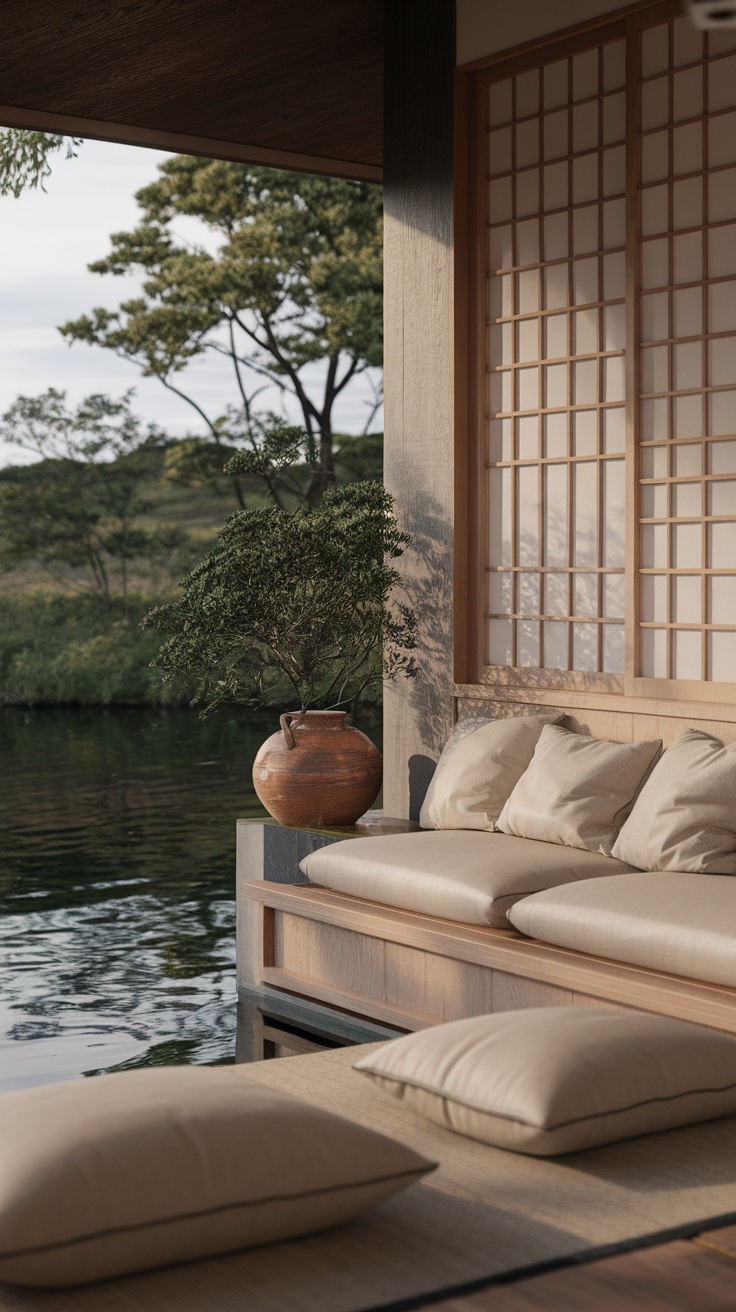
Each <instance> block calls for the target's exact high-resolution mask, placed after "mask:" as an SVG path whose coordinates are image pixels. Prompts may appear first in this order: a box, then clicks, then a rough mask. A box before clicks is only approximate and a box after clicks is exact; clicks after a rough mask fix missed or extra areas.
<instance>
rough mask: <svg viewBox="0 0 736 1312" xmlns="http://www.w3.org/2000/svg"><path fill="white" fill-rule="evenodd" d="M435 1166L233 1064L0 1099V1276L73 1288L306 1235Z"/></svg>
mask: <svg viewBox="0 0 736 1312" xmlns="http://www.w3.org/2000/svg"><path fill="white" fill-rule="evenodd" d="M433 1166H434V1163H432V1162H430V1161H428V1160H427V1159H426V1158H424V1157H421V1156H420V1155H419V1154H418V1153H415V1152H414V1151H413V1150H412V1149H411V1148H408V1147H406V1146H405V1145H404V1144H401V1143H397V1142H396V1141H395V1140H393V1139H388V1138H386V1137H385V1136H384V1135H381V1134H377V1133H376V1132H375V1131H373V1130H370V1129H366V1128H365V1127H363V1126H361V1125H356V1124H354V1122H352V1121H348V1120H345V1119H343V1118H342V1117H338V1116H334V1115H333V1114H332V1113H331V1112H328V1111H325V1110H323V1109H322V1108H320V1107H315V1106H314V1105H313V1104H312V1103H308V1102H302V1101H300V1100H299V1099H297V1098H292V1097H289V1095H288V1094H286V1093H281V1092H276V1091H275V1090H268V1089H261V1088H259V1087H257V1086H248V1085H246V1084H244V1083H243V1082H242V1081H241V1080H238V1079H236V1078H235V1076H234V1075H233V1073H232V1072H231V1071H230V1070H218V1069H206V1068H202V1067H189V1068H187V1067H163V1068H158V1069H152V1070H138V1071H125V1072H121V1073H119V1074H116V1075H101V1076H97V1077H96V1078H95V1079H88V1080H70V1081H68V1082H67V1083H63V1084H53V1085H45V1086H42V1087H41V1088H36V1089H24V1090H23V1091H22V1092H19V1093H6V1094H3V1095H2V1096H1V1097H0V1280H2V1281H7V1282H9V1283H11V1284H20V1285H70V1284H82V1283H88V1282H90V1281H95V1280H102V1279H105V1278H109V1277H110V1276H117V1275H122V1274H126V1273H129V1272H134V1271H145V1270H147V1269H150V1268H152V1267H157V1266H164V1265H167V1264H169V1263H171V1262H182V1261H186V1260H188V1259H191V1258H199V1257H205V1256H208V1255H210V1254H213V1253H226V1252H230V1251H233V1250H235V1249H239V1248H248V1247H250V1246H252V1245H255V1244H263V1243H270V1242H273V1241H275V1240H283V1239H288V1238H292V1237H293V1236H295V1235H303V1234H311V1233H312V1232H314V1231H316V1230H322V1229H324V1228H325V1227H326V1226H331V1225H336V1224H338V1223H341V1222H343V1221H345V1220H347V1219H349V1218H350V1217H351V1216H355V1215H357V1214H358V1213H359V1212H361V1211H363V1210H364V1209H365V1208H366V1207H369V1206H370V1205H371V1204H372V1203H376V1202H379V1201H381V1200H382V1199H384V1198H388V1197H390V1196H391V1194H394V1193H396V1192H397V1191H398V1190H399V1189H403V1188H404V1187H405V1186H406V1185H408V1184H411V1183H413V1182H414V1181H415V1180H418V1179H419V1178H420V1177H421V1176H423V1175H425V1174H426V1172H427V1171H429V1170H431V1169H432V1168H433ZM274 1260H278V1259H277V1258H276V1259H274ZM102 1302H103V1303H104V1305H105V1306H106V1307H110V1306H112V1303H108V1302H107V1300H105V1299H103V1300H102ZM247 1302H248V1299H247V1297H246V1298H245V1300H244V1306H245V1305H246V1304H247ZM152 1306H155V1304H154V1305H152Z"/></svg>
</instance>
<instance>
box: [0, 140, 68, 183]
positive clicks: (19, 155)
mask: <svg viewBox="0 0 736 1312" xmlns="http://www.w3.org/2000/svg"><path fill="white" fill-rule="evenodd" d="M81 144H82V138H81V137H64V136H61V135H60V134H59V133H56V132H31V131H29V130H27V129H25V128H0V196H15V197H16V199H17V197H18V196H20V195H21V194H22V193H23V192H24V191H30V190H32V189H33V188H34V187H40V188H41V190H42V191H45V187H44V185H43V184H44V182H45V180H46V178H48V177H49V175H50V173H51V164H50V158H51V156H52V155H54V154H56V153H57V151H60V150H64V151H65V152H66V153H65V156H64V157H65V159H73V158H74V156H75V155H76V153H77V151H78V149H79V147H80V146H81Z"/></svg>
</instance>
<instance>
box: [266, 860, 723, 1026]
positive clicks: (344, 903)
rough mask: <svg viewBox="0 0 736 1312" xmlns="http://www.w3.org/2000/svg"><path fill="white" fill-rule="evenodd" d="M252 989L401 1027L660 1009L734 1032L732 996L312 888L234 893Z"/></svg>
mask: <svg viewBox="0 0 736 1312" xmlns="http://www.w3.org/2000/svg"><path fill="white" fill-rule="evenodd" d="M240 915H241V925H242V926H243V927H244V928H245V926H246V925H247V927H248V931H249V932H248V943H249V945H250V960H249V968H248V974H247V983H248V984H249V985H250V986H251V987H252V988H258V987H260V988H262V989H266V990H273V991H276V992H280V993H284V994H289V995H292V996H294V997H295V998H300V999H309V1000H311V1001H313V1002H315V1003H320V1004H322V1005H323V1006H324V1005H326V1006H327V1007H330V1008H334V1009H336V1011H339V1012H342V1013H348V1014H351V1015H353V1016H354V1017H363V1018H366V1019H367V1020H372V1021H374V1022H378V1023H380V1024H384V1025H389V1026H393V1027H396V1028H400V1029H406V1030H414V1029H421V1028H422V1027H423V1026H425V1025H433V1024H436V1023H438V1022H439V1021H445V1020H455V1019H458V1018H459V1017H462V1016H472V1015H481V1014H483V1013H486V1012H494V1011H508V1010H511V1009H513V1008H522V1007H538V1006H547V1005H548V1006H559V1005H570V1006H600V1005H601V1004H603V1005H607V1006H609V1005H610V1006H615V1007H620V1008H622V1009H627V1008H628V1009H632V1010H634V1011H644V1012H647V1011H648V1012H658V1013H660V1014H662V1015H666V1016H674V1017H678V1018H680V1019H682V1020H690V1021H695V1022H698V1023H700V1024H703V1025H709V1026H711V1027H713V1028H714V1029H720V1030H727V1031H729V1032H732V1033H736V988H728V987H726V986H725V985H720V984H707V983H703V982H701V981H698V980H690V979H684V978H682V977H679V976H676V975H671V974H667V973H665V972H663V971H658V970H651V969H647V968H646V967H643V966H632V965H624V964H622V963H621V962H615V961H609V960H606V959H605V958H602V957H596V956H592V955H588V954H586V953H582V952H578V951H574V950H572V949H568V948H560V947H553V946H551V945H550V944H546V943H540V942H538V941H537V940H535V939H530V938H526V937H524V936H523V935H522V934H520V933H518V931H516V930H513V929H508V930H503V929H493V928H491V927H484V926H476V925H461V924H457V923H456V922H453V921H448V920H440V919H437V918H434V917H432V916H427V915H421V914H419V913H417V912H409V911H399V910H397V909H396V908H394V907H387V906H382V905H380V904H378V903H375V902H367V901H363V900H361V899H359V898H356V897H351V896H349V895H347V894H344V893H335V892H331V891H328V890H326V889H323V888H316V887H313V886H310V885H302V886H297V885H285V884H279V883H271V882H269V881H261V880H256V881H252V882H246V883H244V884H243V885H242V886H241V888H240Z"/></svg>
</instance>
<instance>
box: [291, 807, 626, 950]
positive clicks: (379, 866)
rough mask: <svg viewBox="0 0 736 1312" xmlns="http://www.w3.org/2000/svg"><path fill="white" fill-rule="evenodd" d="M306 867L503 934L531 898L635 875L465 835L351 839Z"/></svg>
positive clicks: (355, 889)
mask: <svg viewBox="0 0 736 1312" xmlns="http://www.w3.org/2000/svg"><path fill="white" fill-rule="evenodd" d="M300 868H301V870H302V871H303V872H304V874H305V875H306V876H307V877H308V878H309V879H311V881H312V883H314V884H323V885H324V886H325V887H326V888H334V889H335V890H336V891H337V892H339V893H351V894H352V895H353V896H354V897H363V898H369V899H370V900H371V901H372V902H385V903H386V904H387V905H388V906H392V907H401V908H402V909H403V910H404V911H422V912H424V913H425V914H426V915H430V916H442V917H443V918H444V919H446V920H459V921H462V922H463V924H466V925H494V926H496V927H497V928H501V929H508V927H509V926H508V921H507V919H506V912H507V911H508V909H509V907H511V906H513V904H514V902H516V901H517V899H518V898H520V897H524V896H525V895H526V894H527V893H531V892H533V891H535V890H536V889H540V888H553V887H556V885H557V884H568V883H570V882H571V881H572V880H577V879H596V878H599V877H600V876H605V875H610V874H622V873H626V872H628V871H630V870H631V866H627V865H625V864H623V863H622V862H619V861H614V860H613V858H612V857H607V856H601V855H600V854H597V853H593V852H583V851H580V850H576V849H574V848H569V847H559V846H557V845H555V844H554V843H535V842H532V841H530V840H529V839H526V838H512V837H509V835H508V834H481V833H473V832H472V831H467V830H460V829H455V830H451V831H443V832H434V833H432V832H429V833H426V834H396V835H384V836H382V837H380V838H349V839H345V840H344V841H343V842H341V843H332V844H331V845H330V846H329V847H322V848H320V849H319V850H318V851H317V852H312V853H311V854H310V855H309V856H308V857H305V859H304V860H303V861H302V862H301V866H300Z"/></svg>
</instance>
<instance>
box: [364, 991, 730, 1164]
mask: <svg viewBox="0 0 736 1312" xmlns="http://www.w3.org/2000/svg"><path fill="white" fill-rule="evenodd" d="M355 1069H356V1070H357V1071H360V1072H361V1073H362V1074H364V1075H367V1076H368V1077H369V1078H370V1079H372V1080H374V1081H375V1083H376V1084H378V1085H379V1086H380V1087H381V1088H382V1089H385V1091H386V1092H387V1093H389V1094H392V1095H393V1096H394V1097H395V1098H400V1099H401V1100H402V1102H403V1104H404V1105H405V1106H406V1107H408V1108H410V1109H411V1110H412V1111H414V1112H418V1113H419V1114H420V1115H421V1116H426V1117H428V1119H429V1120H432V1121H436V1122H437V1123H438V1124H439V1125H444V1126H446V1127H447V1128H448V1129H450V1130H455V1131H456V1132H457V1133H458V1134H463V1135H467V1136H468V1138H471V1139H479V1140H481V1141H482V1142H483V1143H488V1144H493V1145H494V1146H495V1147H497V1148H510V1149H513V1150H515V1151H517V1152H524V1153H532V1154H534V1155H535V1156H541V1157H549V1156H554V1155H556V1154H557V1153H569V1152H577V1151H578V1150H579V1149H581V1148H594V1147H597V1146H598V1145H599V1144H604V1143H614V1142H615V1141H616V1140H619V1139H629V1138H632V1137H634V1136H635V1135H639V1134H650V1133H652V1132H653V1131H657V1130H670V1129H672V1128H673V1127H674V1126H678V1125H689V1124H692V1123H694V1122H696V1121H704V1120H710V1119H712V1118H714V1117H717V1116H724V1115H726V1114H727V1113H729V1112H736V1039H734V1038H731V1036H730V1035H725V1034H716V1033H713V1031H711V1030H707V1029H703V1028H701V1027H700V1026H697V1025H688V1024H686V1023H685V1022H684V1021H677V1020H670V1019H669V1018H668V1017H664V1016H635V1015H622V1014H621V1013H619V1012H615V1011H605V1010H598V1009H591V1010H588V1009H587V1008H586V1009H583V1008H576V1007H538V1008H534V1009H532V1010H530V1011H507V1012H499V1013H497V1014H496V1015H493V1016H473V1017H471V1018H470V1019H469V1020H459V1021H451V1022H450V1023H449V1024H447V1025H435V1026H432V1027H431V1028H430V1029H426V1030H420V1031H419V1032H418V1033H416V1034H408V1035H406V1036H405V1037H404V1038H401V1039H395V1040H394V1041H393V1042H391V1043H387V1044H385V1045H384V1046H383V1047H382V1048H379V1049H378V1051H373V1052H371V1053H369V1054H368V1055H367V1056H366V1057H362V1058H361V1059H360V1060H359V1061H358V1062H356V1065H355Z"/></svg>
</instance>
